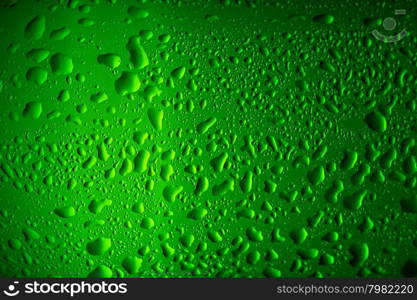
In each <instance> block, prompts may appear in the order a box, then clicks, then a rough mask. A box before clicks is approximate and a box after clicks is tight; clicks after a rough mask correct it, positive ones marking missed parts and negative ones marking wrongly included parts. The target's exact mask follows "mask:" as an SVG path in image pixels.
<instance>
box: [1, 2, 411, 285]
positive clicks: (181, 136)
mask: <svg viewBox="0 0 417 300" xmlns="http://www.w3.org/2000/svg"><path fill="white" fill-rule="evenodd" d="M0 6H1V11H0V14H1V18H0V34H1V45H0V57H1V60H0V61H1V62H0V64H1V65H0V66H1V67H0V83H1V84H0V101H1V102H2V103H1V107H2V109H1V110H0V124H1V128H2V135H1V137H0V143H1V148H0V228H1V233H2V234H1V236H0V275H1V276H3V277H50V276H54V277H55V276H58V277H86V276H92V277H96V276H99V277H311V276H313V277H402V276H416V274H417V259H416V253H417V252H416V247H417V240H416V221H417V219H416V212H417V198H416V195H417V188H416V183H417V177H416V174H417V158H416V156H417V145H416V137H417V130H416V129H417V127H416V99H417V98H416V83H417V78H416V67H417V64H416V62H417V60H416V55H415V51H414V49H415V47H416V41H417V39H416V38H415V37H414V31H413V29H414V28H415V26H416V24H415V18H413V13H414V12H413V3H412V2H411V1H402V2H401V1H400V2H397V3H396V4H395V6H394V4H390V3H389V2H383V1H363V2H357V3H356V2H355V3H353V2H351V1H339V2H337V3H335V2H334V1H321V2H320V4H316V3H315V2H308V1H299V2H298V3H296V4H295V3H287V2H286V1H278V2H277V1H209V2H207V1H2V2H1V4H0ZM399 6H401V7H399ZM395 9H406V10H407V14H406V15H405V16H396V15H395ZM387 17H393V18H394V19H395V20H396V21H397V28H396V29H395V30H393V31H391V32H389V31H387V30H385V29H384V28H383V20H385V18H387ZM34 18H37V19H35V20H37V21H36V22H39V20H41V21H40V23H38V24H37V26H33V22H32V23H31V21H32V20H34ZM43 22H44V26H43V25H42V23H43ZM28 24H29V25H28ZM30 24H32V25H30ZM402 28H406V30H407V31H408V33H409V34H408V36H407V37H405V38H404V39H403V40H401V41H398V42H397V43H384V42H381V41H378V40H376V39H375V38H374V36H373V35H372V33H371V32H372V30H375V29H376V30H378V31H379V32H381V33H382V34H385V35H391V34H393V33H395V32H397V30H401V29H402ZM56 30H60V31H64V32H67V33H68V34H67V35H66V36H64V37H62V36H61V37H58V38H57V35H56V32H55V33H53V32H54V31H56ZM135 37H137V40H138V41H140V45H141V47H142V48H143V51H144V52H145V53H146V54H143V53H142V54H141V55H140V61H141V62H142V63H143V62H144V61H146V59H145V57H146V58H147V60H148V64H146V63H143V64H142V65H138V64H135V61H134V58H133V59H132V56H131V53H129V48H130V47H129V46H128V44H129V40H131V39H132V38H135ZM34 49H36V51H39V50H42V53H46V54H45V57H43V58H44V59H43V60H41V61H36V59H35V58H34V55H33V53H34ZM57 53H60V54H62V55H64V56H65V57H66V58H67V59H69V60H71V61H72V65H73V68H72V69H71V68H68V65H65V63H64V64H63V66H60V65H59V64H58V66H57V65H56V63H54V58H53V57H54V55H56V54H57ZM103 54H114V55H116V56H117V57H119V59H120V61H121V63H120V65H118V66H117V67H115V68H111V67H109V66H106V65H104V64H102V63H99V62H100V59H98V57H99V56H100V55H103ZM39 60H40V59H39ZM115 61H117V59H116V60H115ZM34 67H37V68H42V69H43V70H44V71H43V72H46V73H47V79H46V80H45V82H43V83H42V84H37V83H36V82H33V81H36V76H35V77H31V76H30V70H31V68H34ZM54 68H56V69H54ZM32 70H33V69H32ZM174 70H176V71H174ZM60 71H61V72H60ZM173 71H174V72H173ZM62 72H63V73H66V72H67V74H61V73H62ZM123 72H130V73H129V74H133V75H132V76H137V78H138V79H139V80H140V87H139V90H137V87H138V86H136V88H135V87H134V85H133V86H132V84H130V83H129V82H128V83H126V84H127V89H129V88H130V89H131V93H127V94H124V95H123V94H121V93H118V91H117V84H116V82H117V80H118V79H119V78H120V77H121V76H122V74H123ZM62 91H67V92H65V93H68V94H69V95H70V97H69V99H64V100H66V101H63V99H62V97H60V96H59V95H60V93H62ZM99 92H100V93H105V94H106V95H107V99H106V101H104V102H101V103H96V102H95V101H94V96H93V97H92V95H95V94H97V93H99ZM33 102H35V103H36V105H35V106H37V107H38V108H39V107H40V106H41V107H42V110H41V111H39V110H36V109H33V104H30V105H29V108H30V107H31V105H32V110H31V109H29V108H28V103H33ZM38 114H39V115H38ZM158 114H159V116H161V115H162V114H163V119H162V123H161V124H162V127H161V128H159V127H158V125H155V122H154V123H152V122H153V121H152V120H153V119H152V116H153V115H158ZM213 120H215V121H213ZM205 122H208V123H210V122H212V123H213V124H212V126H211V127H209V128H208V127H207V128H206V130H203V128H204V124H205ZM210 124H211V123H210ZM139 136H145V137H147V138H146V139H145V140H144V141H143V142H141V141H140V138H138V137H139ZM103 145H105V147H106V149H107V152H108V157H106V155H103V152H100V150H99V149H100V147H103ZM144 153H148V154H149V161H148V164H147V165H146V166H145V167H143V168H142V169H141V167H140V161H141V157H142V156H143V155H144ZM219 157H227V158H226V159H225V160H224V161H223V163H218V162H217V160H216V158H219ZM91 160H93V161H95V162H96V163H95V164H94V165H93V166H91V168H88V167H86V166H87V164H86V161H91ZM167 170H172V175H171V177H170V178H169V180H168V178H166V172H167ZM168 173H169V172H168ZM251 176H252V183H251V184H249V183H247V182H248V178H249V177H251ZM201 182H207V183H208V187H207V189H206V190H205V191H204V192H202V193H199V192H196V189H197V190H198V188H197V187H198V186H199V185H201ZM173 190H176V191H178V194H177V195H176V197H172V198H170V197H168V196H167V194H170V193H171V194H172V191H173ZM164 195H165V196H164ZM103 203H104V204H108V205H103V207H102V209H97V205H98V206H100V204H103Z"/></svg>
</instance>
